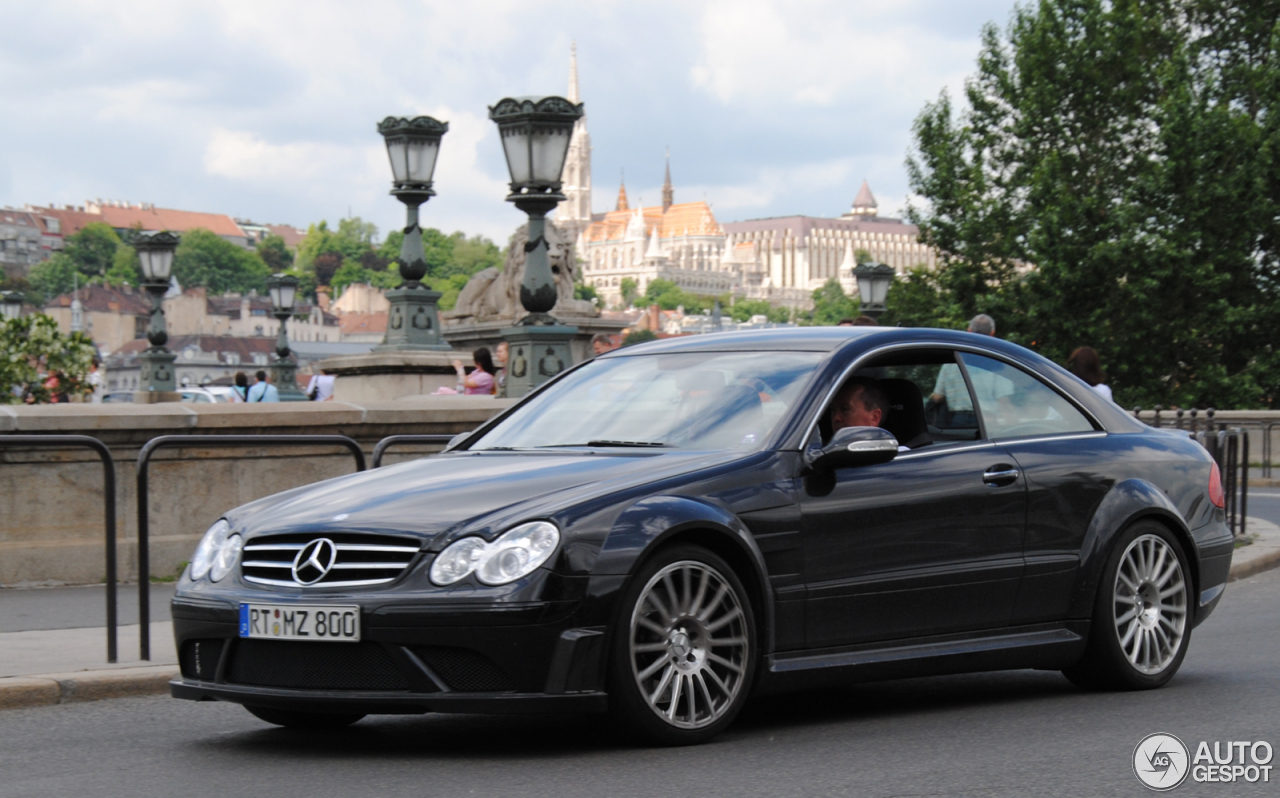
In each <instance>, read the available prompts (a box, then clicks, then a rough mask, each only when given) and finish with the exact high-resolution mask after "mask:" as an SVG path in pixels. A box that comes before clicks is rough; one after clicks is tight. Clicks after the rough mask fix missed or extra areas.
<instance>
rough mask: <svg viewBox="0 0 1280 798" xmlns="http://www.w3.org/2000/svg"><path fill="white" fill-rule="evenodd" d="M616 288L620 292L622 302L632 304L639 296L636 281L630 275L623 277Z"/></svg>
mask: <svg viewBox="0 0 1280 798" xmlns="http://www.w3.org/2000/svg"><path fill="white" fill-rule="evenodd" d="M618 290H619V291H621V292H622V304H624V305H634V304H635V302H636V300H637V299H639V298H640V286H638V285H636V281H635V280H633V279H631V278H630V277H623V278H622V282H621V283H619V284H618Z"/></svg>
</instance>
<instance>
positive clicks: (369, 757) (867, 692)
mask: <svg viewBox="0 0 1280 798" xmlns="http://www.w3.org/2000/svg"><path fill="white" fill-rule="evenodd" d="M1277 607H1280V571H1270V572H1267V573H1264V574H1261V575H1259V576H1257V577H1254V578H1252V579H1249V580H1245V581H1243V582H1238V583H1234V584H1232V585H1231V586H1230V587H1229V589H1228V590H1227V593H1226V596H1225V597H1224V599H1223V602H1222V604H1221V606H1220V607H1219V609H1218V611H1217V612H1216V613H1215V614H1214V616H1213V617H1212V618H1211V619H1210V620H1209V622H1208V623H1207V624H1205V625H1204V626H1202V627H1201V628H1200V629H1198V630H1196V632H1195V633H1194V635H1193V636H1192V641H1191V649H1190V652H1189V654H1188V656H1187V659H1186V661H1185V663H1184V665H1183V668H1182V671H1181V673H1180V674H1179V675H1178V676H1177V677H1176V678H1175V679H1174V681H1173V682H1172V683H1170V685H1168V686H1167V687H1166V688H1164V689H1162V690H1156V691H1151V692H1144V693H1121V694H1108V693H1087V692H1082V691H1080V690H1077V689H1076V688H1074V687H1072V686H1071V685H1070V684H1069V683H1068V682H1067V681H1066V680H1065V679H1064V678H1062V676H1061V675H1059V674H1057V673H1045V672H1034V671H1018V672H1010V673H1001V674H983V675H973V676H957V677H945V678H932V679H916V680H902V681H896V682H886V683H880V684H872V685H863V686H855V687H849V688H847V689H843V690H839V691H835V692H823V693H805V694H800V695H792V696H781V697H772V698H769V699H767V700H759V701H757V702H755V703H754V704H752V705H749V706H748V711H747V713H746V714H745V715H744V716H743V717H742V718H740V720H739V722H738V723H737V724H736V725H735V726H734V727H733V728H731V729H730V730H729V732H728V733H726V734H724V735H723V736H722V737H720V738H718V739H717V740H716V741H714V742H713V743H711V744H709V745H706V746H701V747H697V748H685V749H643V748H632V747H629V746H628V745H627V744H626V743H625V742H624V741H621V740H619V739H617V738H616V737H615V736H614V735H613V734H612V732H611V729H610V728H609V727H608V725H607V724H606V723H605V722H604V721H603V720H600V719H591V718H580V717H531V718H519V717H517V718H511V717H492V716H486V717H465V716H444V715H430V716H418V717H374V718H366V719H365V720H364V721H362V722H360V723H359V724H357V725H355V726H353V727H351V728H350V729H347V730H344V731H342V732H338V733H332V734H312V733H299V732H292V731H287V730H283V729H276V728H274V727H270V726H267V725H266V724H263V723H261V722H259V721H258V720H256V719H254V718H253V717H251V716H250V715H248V713H246V712H245V711H244V710H243V709H241V708H240V707H237V706H234V705H226V704H212V703H210V704H195V703H190V702H186V701H176V700H173V699H169V698H163V697H155V698H145V699H123V700H115V701H104V702H99V703H92V704H69V705H62V706H56V707H46V708H40V709H32V710H15V711H8V712H3V713H0V796H51V795H94V796H116V795H119V796H130V797H132V796H152V795H154V796H166V797H167V796H173V795H182V796H184V798H187V797H192V798H194V797H195V796H236V795H251V794H252V795H271V796H275V797H279V798H283V797H285V796H326V795H379V796H382V795H412V796H432V795H451V796H457V795H482V796H484V795H493V796H499V795H501V796H506V795H519V796H521V798H535V797H536V796H563V797H565V798H568V797H569V796H592V798H596V797H597V796H655V795H681V796H684V795H692V796H699V798H701V797H702V796H734V798H743V797H744V796H757V795H759V796H792V795H796V796H799V795H805V796H808V795H857V796H906V795H911V796H919V795H975V796H976V795H982V796H1034V795H1052V796H1063V795H1070V796H1075V795H1121V796H1138V795H1147V794H1149V793H1148V792H1147V791H1146V789H1145V788H1144V787H1142V786H1141V785H1140V784H1139V783H1138V782H1137V781H1136V780H1135V778H1134V776H1133V774H1132V771H1131V769H1130V760H1131V757H1132V753H1133V750H1134V746H1135V745H1137V743H1138V741H1139V740H1140V739H1141V738H1142V737H1144V736H1146V735H1148V734H1151V733H1153V732H1169V733H1172V734H1175V735H1178V736H1179V737H1180V738H1181V739H1182V740H1183V741H1185V742H1187V743H1188V745H1190V746H1191V747H1192V748H1193V750H1194V748H1195V746H1196V744H1197V743H1198V741H1200V740H1206V741H1209V742H1210V744H1211V745H1212V741H1215V740H1222V741H1230V740H1249V741H1257V740H1267V741H1268V742H1270V743H1271V744H1272V745H1273V746H1275V747H1276V748H1278V749H1280V670H1278V669H1277V667H1276V663H1277V661H1278V660H1280V614H1278V613H1277V612H1276V608H1277ZM1277 764H1280V759H1278V760H1277ZM1175 792H1176V794H1178V795H1183V794H1187V795H1217V796H1222V795H1232V796H1236V795H1275V794H1276V793H1277V792H1280V775H1273V781H1272V783H1270V784H1253V785H1250V784H1245V783H1239V784H1227V785H1224V784H1193V783H1192V782H1191V781H1190V780H1188V781H1187V782H1186V783H1184V784H1183V785H1182V786H1181V787H1179V788H1178V789H1177V790H1176V791H1175Z"/></svg>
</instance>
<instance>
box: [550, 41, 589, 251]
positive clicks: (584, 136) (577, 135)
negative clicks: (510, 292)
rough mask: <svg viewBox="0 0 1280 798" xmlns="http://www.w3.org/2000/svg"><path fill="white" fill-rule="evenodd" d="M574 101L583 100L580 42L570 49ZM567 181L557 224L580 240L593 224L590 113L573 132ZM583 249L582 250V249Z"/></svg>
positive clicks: (563, 178) (570, 97)
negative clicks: (588, 123)
mask: <svg viewBox="0 0 1280 798" xmlns="http://www.w3.org/2000/svg"><path fill="white" fill-rule="evenodd" d="M567 99H568V100H569V102H571V103H579V102H581V101H582V99H581V97H580V96H579V94H578V45H577V44H576V43H575V44H574V45H573V46H572V48H571V49H570V50H569V93H568V97H567ZM560 180H561V182H562V183H563V184H564V187H563V188H562V189H561V191H562V192H563V193H564V195H565V200H564V202H561V203H560V204H559V205H557V206H556V215H555V221H556V224H557V225H558V226H559V227H560V228H562V229H564V230H566V231H568V233H569V235H570V236H571V237H572V238H573V239H574V240H575V241H576V240H577V238H578V236H579V235H581V233H582V231H583V230H586V229H587V225H589V224H591V136H590V134H588V133H587V116H586V114H583V115H582V116H581V117H579V118H578V121H577V122H575V123H574V124H573V136H572V137H570V139H569V154H568V156H567V157H566V158H565V161H564V172H563V173H562V174H561V175H560ZM579 251H581V250H579Z"/></svg>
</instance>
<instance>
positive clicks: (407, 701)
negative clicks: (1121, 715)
mask: <svg viewBox="0 0 1280 798" xmlns="http://www.w3.org/2000/svg"><path fill="white" fill-rule="evenodd" d="M1223 498H1224V497H1223V491H1222V486H1221V479H1220V475H1219V473H1218V469H1217V466H1216V465H1215V464H1214V463H1213V461H1212V459H1211V458H1210V457H1209V455H1208V454H1207V453H1206V452H1205V450H1204V449H1203V448H1201V447H1200V446H1199V445H1197V444H1196V443H1195V442H1194V441H1192V440H1189V439H1188V437H1187V435H1186V434H1183V433H1175V432H1171V431H1161V430H1157V429H1152V428H1150V427H1147V426H1144V425H1142V424H1141V423H1139V422H1137V421H1135V420H1134V419H1133V418H1131V417H1130V416H1128V415H1127V414H1125V413H1124V412H1123V411H1122V410H1121V409H1120V408H1119V407H1117V406H1115V405H1114V404H1111V403H1110V402H1108V401H1106V400H1103V399H1102V398H1100V397H1099V396H1097V395H1096V394H1095V393H1093V391H1092V390H1090V389H1089V387H1088V386H1086V385H1085V384H1084V383H1082V382H1080V381H1079V380H1077V379H1076V378H1075V377H1073V376H1071V375H1070V374H1069V373H1068V372H1066V371H1065V370H1063V369H1061V368H1059V367H1058V366H1056V365H1054V364H1053V363H1051V362H1049V361H1047V360H1045V359H1044V358H1042V357H1040V356H1038V355H1036V354H1034V353H1032V352H1029V351H1027V350H1026V349H1022V348H1020V347H1018V346H1014V345H1011V344H1008V343H1004V342H1001V341H998V340H996V339H993V338H989V337H983V336H976V335H970V334H967V333H955V332H947V331H941V330H927V329H894V328H870V327H860V328H807V329H805V328H802V329H791V330H776V331H774V330H771V331H761V332H752V333H735V334H723V335H703V336H692V337H687V338H680V339H675V340H668V341H660V342H654V343H651V344H646V345H642V346H636V347H632V348H628V349H624V350H620V351H617V352H613V353H611V354H608V355H605V356H602V357H600V358H597V359H595V360H592V361H589V362H586V363H583V364H581V365H580V366H578V367H577V368H575V369H572V370H570V371H568V372H566V373H565V374H563V375H561V376H560V377H559V378H557V379H556V380H555V381H553V382H551V383H549V384H548V385H546V386H544V387H543V388H542V389H541V390H539V391H537V392H535V393H533V394H531V395H530V396H529V397H527V398H526V399H525V400H524V401H522V402H520V403H519V404H517V405H516V406H514V407H512V408H511V409H509V410H508V411H507V412H505V413H503V414H502V415H500V416H498V417H496V418H494V419H493V420H492V421H490V422H489V423H487V424H486V425H484V426H483V427H481V428H479V429H477V430H475V431H474V432H472V433H468V434H466V435H463V436H459V439H457V440H455V441H454V442H453V444H451V447H450V448H449V450H448V451H446V452H445V453H444V454H440V455H436V456H433V457H427V458H424V459H421V460H417V461H413V462H409V463H404V464H401V465H396V466H392V467H387V468H381V469H377V470H375V471H371V472H364V473H359V474H354V475H352V476H348V477H342V478H339V479H334V480H329V481H327V482H323V483H320V484H316V485H311V486H308V487H304V488H299V489H297V490H293V491H288V492H286V493H281V494H279V495H276V496H272V497H270V498H267V499H263V500H261V501H257V502H254V503H252V504H248V505H245V506H243V507H240V508H237V509H235V510H232V511H230V512H228V513H227V514H226V516H225V517H223V518H222V519H220V520H218V521H217V523H215V524H214V525H213V527H212V528H211V529H210V530H209V532H208V533H207V534H206V536H205V538H204V540H203V541H202V542H201V543H200V546H199V548H198V549H197V551H196V553H195V555H194V556H193V559H192V563H191V566H190V568H189V569H188V570H187V572H186V573H185V574H184V575H183V577H182V579H181V581H180V582H179V584H178V589H177V594H176V596H175V598H174V600H173V624H174V633H175V636H176V638H177V646H178V652H179V660H180V663H181V669H182V675H181V677H180V678H178V679H175V680H174V681H173V683H172V693H173V695H174V696H176V697H178V698H187V699H195V700H224V701H234V702H238V703H241V704H244V705H245V706H246V708H248V709H249V711H250V712H252V713H253V714H255V715H257V716H258V717H260V718H262V719H263V720H266V721H269V722H271V723H277V724H281V725H285V726H310V727H334V726H342V725H346V724H349V723H352V722H355V721H356V720H358V719H360V718H361V717H363V716H364V715H366V714H368V713H422V712H604V711H610V712H613V713H615V714H616V715H617V717H618V719H619V720H620V721H621V722H622V723H624V724H626V725H627V726H629V727H630V728H631V729H633V730H634V731H636V732H639V733H640V734H641V735H643V736H645V737H647V738H649V739H651V740H655V741H659V742H665V743H689V742H697V741H702V740H706V739H708V738H710V737H711V736H712V735H714V734H716V733H717V732H719V731H721V730H722V729H724V728H725V726H727V725H728V724H729V723H731V722H732V721H733V718H734V716H735V715H736V714H737V712H738V710H739V709H740V708H741V707H742V705H743V703H744V701H746V700H747V698H748V696H749V695H750V694H752V693H758V692H761V691H773V690H783V689H787V688H791V687H795V686H800V685H813V684H821V683H823V682H833V681H834V682H851V681H859V680H874V679H885V678H900V677H905V676H921V675H929V674H940V673H956V672H963V671H978V670H998V669H1011V668H1040V669H1060V670H1062V671H1063V672H1064V673H1065V674H1066V675H1067V677H1068V678H1069V679H1071V680H1072V681H1073V682H1076V683H1077V684H1080V685H1082V686H1088V687H1092V688H1119V689H1135V688H1150V687H1157V686H1159V685H1162V684H1164V683H1165V682H1167V681H1168V680H1169V679H1170V678H1171V677H1172V676H1173V675H1174V673H1175V672H1176V671H1177V670H1178V667H1179V665H1180V664H1181V662H1182V659H1183V656H1184V655H1185V653H1186V650H1187V645H1188V641H1189V639H1190V636H1191V630H1192V629H1193V628H1194V627H1195V626H1196V625H1197V624H1199V623H1200V622H1201V621H1203V620H1204V619H1205V617H1206V616H1208V614H1209V613H1210V612H1211V611H1212V610H1213V608H1214V606H1215V605H1216V604H1217V602H1218V600H1219V599H1220V598H1221V596H1222V591H1223V588H1224V587H1225V586H1226V581H1227V573H1228V570H1229V568H1230V563H1231V552H1232V538H1231V533H1230V531H1229V530H1228V528H1227V526H1226V524H1225V519H1224V512H1223Z"/></svg>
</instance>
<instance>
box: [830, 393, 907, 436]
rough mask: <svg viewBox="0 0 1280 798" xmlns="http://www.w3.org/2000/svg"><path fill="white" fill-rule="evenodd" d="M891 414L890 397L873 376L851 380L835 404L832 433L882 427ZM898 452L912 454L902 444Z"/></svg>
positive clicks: (832, 405) (833, 405)
mask: <svg viewBox="0 0 1280 798" xmlns="http://www.w3.org/2000/svg"><path fill="white" fill-rule="evenodd" d="M888 415H889V394H887V393H885V390H884V388H882V387H881V386H880V381H879V380H877V379H873V378H872V377H850V378H849V379H848V380H846V381H845V383H844V385H842V386H840V390H839V391H838V392H837V393H836V398H835V400H834V401H833V402H832V403H831V434H832V435H834V434H835V433H836V432H837V431H838V430H842V429H844V428H845V427H879V426H882V422H883V421H884V419H885V417H886V416H888ZM898 451H900V452H907V451H910V449H908V448H907V447H905V446H903V445H901V444H899V445H898Z"/></svg>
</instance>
